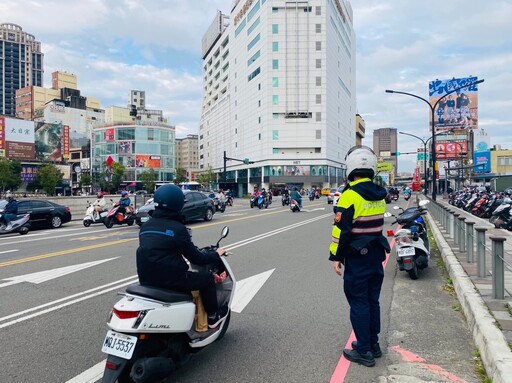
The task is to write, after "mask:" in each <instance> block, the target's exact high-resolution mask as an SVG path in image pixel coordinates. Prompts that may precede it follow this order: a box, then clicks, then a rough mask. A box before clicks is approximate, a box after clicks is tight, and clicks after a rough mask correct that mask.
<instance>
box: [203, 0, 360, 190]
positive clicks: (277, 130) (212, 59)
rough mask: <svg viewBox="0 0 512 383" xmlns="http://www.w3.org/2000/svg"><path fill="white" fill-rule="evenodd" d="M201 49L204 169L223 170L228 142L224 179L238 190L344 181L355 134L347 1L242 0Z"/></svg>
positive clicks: (352, 38)
mask: <svg viewBox="0 0 512 383" xmlns="http://www.w3.org/2000/svg"><path fill="white" fill-rule="evenodd" d="M202 49H203V50H202V53H203V82H204V86H203V89H204V93H203V108H202V115H201V125H200V129H199V156H200V158H199V161H200V169H201V170H207V169H209V168H211V169H212V170H213V171H214V172H216V173H224V172H223V168H224V162H225V161H224V156H223V152H226V156H227V157H228V158H229V160H228V161H227V168H226V170H227V172H226V174H222V178H221V179H222V180H224V179H225V181H226V182H227V183H229V184H230V185H228V186H229V187H230V188H232V189H233V188H238V194H241V193H246V192H247V191H252V190H253V188H256V187H257V188H260V187H266V188H269V187H271V188H279V187H282V186H284V185H285V184H287V185H288V186H299V187H304V188H311V187H313V186H316V187H329V186H337V185H338V184H340V183H341V182H342V181H343V178H344V158H345V154H346V152H347V151H348V149H349V148H350V147H351V146H352V145H354V144H355V142H356V137H355V136H356V132H355V129H354V127H355V126H356V122H355V119H356V94H355V89H356V78H355V73H356V67H355V34H354V29H353V18H352V8H351V6H350V3H349V1H347V0H310V1H307V2H304V1H288V0H273V1H266V0H238V1H235V2H234V4H233V6H232V9H231V12H230V15H229V16H227V15H224V14H222V12H220V11H219V12H218V14H217V15H216V17H215V19H214V21H213V23H212V24H211V26H210V28H209V29H208V31H207V32H206V34H205V36H204V37H203V47H202ZM233 159H235V160H233ZM246 159H247V160H248V161H247V160H246ZM237 160H238V161H237ZM240 160H241V161H240ZM244 160H246V161H245V162H244ZM247 162H253V163H247Z"/></svg>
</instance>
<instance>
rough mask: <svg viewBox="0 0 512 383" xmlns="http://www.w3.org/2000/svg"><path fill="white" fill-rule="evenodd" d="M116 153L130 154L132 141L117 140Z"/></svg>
mask: <svg viewBox="0 0 512 383" xmlns="http://www.w3.org/2000/svg"><path fill="white" fill-rule="evenodd" d="M117 154H132V142H131V141H119V142H118V143H117Z"/></svg>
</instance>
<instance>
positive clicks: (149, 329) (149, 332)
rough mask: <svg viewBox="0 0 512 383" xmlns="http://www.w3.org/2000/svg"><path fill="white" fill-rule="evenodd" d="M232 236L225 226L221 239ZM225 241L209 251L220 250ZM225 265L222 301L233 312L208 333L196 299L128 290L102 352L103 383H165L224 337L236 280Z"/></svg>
mask: <svg viewBox="0 0 512 383" xmlns="http://www.w3.org/2000/svg"><path fill="white" fill-rule="evenodd" d="M228 232H229V228H228V227H227V226H225V227H224V228H223V229H222V236H221V239H222V238H225V237H226V236H227V235H228ZM221 239H219V241H218V242H217V245H216V246H211V247H209V248H208V249H209V250H215V249H217V248H218V247H219V243H220V240H221ZM221 260H222V264H223V266H224V268H225V271H226V274H227V277H226V279H225V280H224V281H223V282H222V283H218V284H217V299H218V303H219V307H221V306H224V305H227V306H228V307H229V308H230V309H229V311H228V315H227V316H226V317H225V318H224V319H223V321H222V322H221V323H220V324H219V325H218V326H217V327H216V328H214V329H209V328H206V329H205V331H204V332H198V331H196V324H197V323H196V322H198V321H197V319H196V318H195V314H196V304H195V303H194V301H193V299H192V294H190V293H183V292H178V291H174V290H167V289H162V288H155V287H148V286H141V285H138V284H135V285H131V286H128V288H127V289H126V293H122V294H121V295H123V298H122V299H121V300H120V301H119V302H117V303H116V304H115V305H114V308H113V309H112V312H111V313H110V317H109V319H108V321H107V324H108V327H109V328H110V330H109V331H108V332H107V335H106V337H105V340H104V342H103V347H102V351H103V352H104V353H106V354H108V358H107V362H106V365H105V370H104V373H103V380H102V382H103V383H114V382H118V383H125V382H135V383H149V382H155V381H160V380H162V379H164V378H166V377H167V376H169V375H170V374H171V373H172V372H173V371H174V370H175V369H176V368H178V367H180V366H182V365H183V364H184V363H185V362H187V361H188V360H189V359H190V357H191V356H192V355H193V354H194V353H195V352H197V351H199V350H201V349H202V348H204V347H206V346H208V345H210V344H212V343H213V342H215V341H216V340H219V339H221V338H222V337H223V336H224V334H225V333H226V331H227V329H228V326H229V321H230V318H231V301H232V299H233V294H234V292H235V286H236V280H235V277H234V276H233V271H232V270H231V268H230V267H229V264H228V262H227V261H226V257H224V256H223V257H221ZM190 267H191V270H200V269H201V270H209V269H211V268H212V265H206V266H197V265H191V266H190ZM215 272H217V273H219V272H221V271H220V270H215ZM206 327H207V326H206Z"/></svg>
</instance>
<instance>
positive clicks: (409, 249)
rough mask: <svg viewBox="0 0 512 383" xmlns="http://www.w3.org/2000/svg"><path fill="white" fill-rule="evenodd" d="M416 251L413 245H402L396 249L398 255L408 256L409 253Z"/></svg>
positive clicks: (412, 253)
mask: <svg viewBox="0 0 512 383" xmlns="http://www.w3.org/2000/svg"><path fill="white" fill-rule="evenodd" d="M415 253H416V251H415V249H414V247H402V248H401V249H398V251H397V255H398V256H399V257H408V256H411V255H414V254H415Z"/></svg>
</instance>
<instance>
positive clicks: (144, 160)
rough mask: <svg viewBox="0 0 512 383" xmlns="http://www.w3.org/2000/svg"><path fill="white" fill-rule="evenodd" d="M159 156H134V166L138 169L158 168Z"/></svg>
mask: <svg viewBox="0 0 512 383" xmlns="http://www.w3.org/2000/svg"><path fill="white" fill-rule="evenodd" d="M160 160H161V157H160V156H155V155H143V154H138V155H136V156H135V165H136V167H138V168H159V167H160V162H161V161H160Z"/></svg>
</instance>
